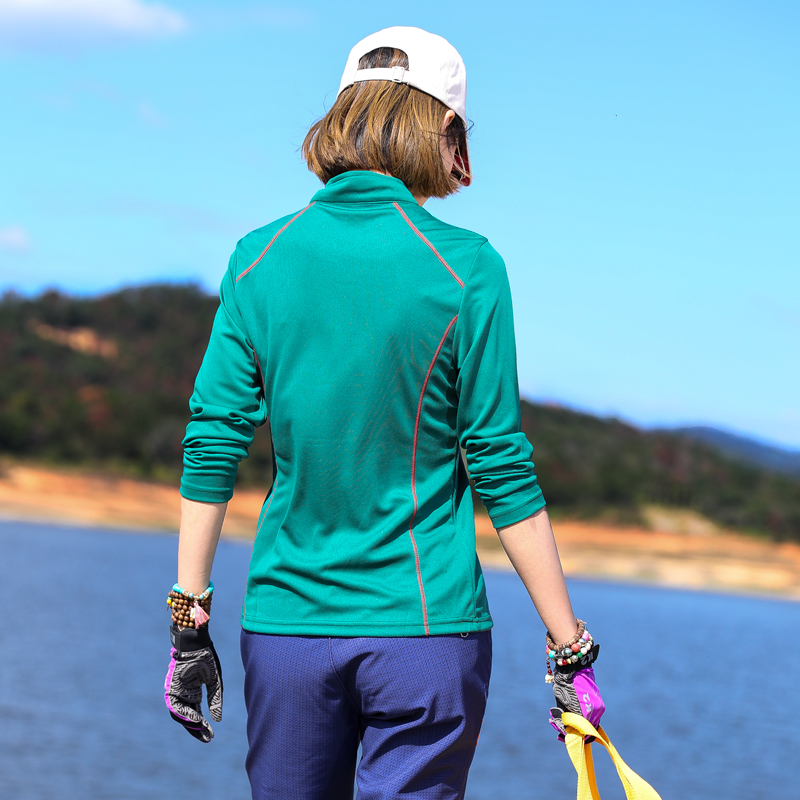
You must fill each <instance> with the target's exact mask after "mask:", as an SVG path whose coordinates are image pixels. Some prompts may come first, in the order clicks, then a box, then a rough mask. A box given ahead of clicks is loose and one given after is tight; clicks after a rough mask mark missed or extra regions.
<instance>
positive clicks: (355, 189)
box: [311, 170, 417, 205]
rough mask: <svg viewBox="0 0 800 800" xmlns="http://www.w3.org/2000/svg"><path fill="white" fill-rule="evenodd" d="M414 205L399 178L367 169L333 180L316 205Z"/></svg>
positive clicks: (318, 194)
mask: <svg viewBox="0 0 800 800" xmlns="http://www.w3.org/2000/svg"><path fill="white" fill-rule="evenodd" d="M395 201H396V202H398V203H413V204H414V205H417V201H416V200H415V199H414V195H413V194H411V192H409V191H408V189H407V188H406V185H405V184H404V183H403V182H402V181H401V180H399V179H398V178H393V177H391V176H390V175H381V174H380V173H378V172H369V171H367V170H351V171H350V172H343V173H342V174H341V175H337V176H336V177H335V178H331V179H330V180H329V181H328V182H327V183H326V184H325V187H324V188H323V189H320V190H319V191H318V192H317V193H316V194H315V195H314V197H312V198H311V202H312V203H392V202H395Z"/></svg>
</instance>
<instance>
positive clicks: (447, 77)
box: [336, 26, 471, 186]
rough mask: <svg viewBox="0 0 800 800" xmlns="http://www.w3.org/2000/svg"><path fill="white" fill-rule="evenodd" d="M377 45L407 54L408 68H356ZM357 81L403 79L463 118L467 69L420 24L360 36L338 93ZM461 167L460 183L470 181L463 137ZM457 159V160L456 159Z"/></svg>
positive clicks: (454, 52) (441, 40)
mask: <svg viewBox="0 0 800 800" xmlns="http://www.w3.org/2000/svg"><path fill="white" fill-rule="evenodd" d="M379 47H393V48H396V49H397V50H402V51H403V52H404V53H405V54H406V55H407V56H408V69H405V68H404V67H400V66H397V67H379V68H375V69H359V68H358V62H359V61H360V60H361V57H362V56H365V55H366V54H367V53H370V52H372V51H373V50H376V49H378V48H379ZM361 81H394V82H395V83H406V84H408V85H409V86H413V87H414V88H415V89H419V90H420V91H421V92H425V94H429V95H431V96H432V97H435V98H436V99H437V100H441V102H442V103H444V104H445V105H446V106H447V107H448V108H451V109H452V110H453V111H455V113H456V114H458V116H459V117H461V120H462V121H463V122H464V124H465V125H466V122H467V69H466V67H465V66H464V60H463V59H462V58H461V56H460V55H459V54H458V50H456V49H455V47H453V45H451V44H450V42H448V41H447V39H444V38H443V37H441V36H437V35H436V34H435V33H428V31H423V30H422V29H421V28H409V27H402V26H396V27H394V28H384V29H383V30H382V31H378V32H377V33H373V34H370V35H369V36H367V37H366V39H362V40H361V41H360V42H359V43H358V44H357V45H356V46H355V47H354V48H353V49H352V50H351V51H350V55H349V56H348V57H347V64H346V65H345V68H344V73H343V74H342V81H341V83H340V84H339V91H338V92H337V93H336V96H337V97H338V96H339V95H340V94H341V93H342V92H343V91H344V90H345V89H347V87H348V86H352V85H353V84H354V83H360V82H361ZM459 155H460V159H459V158H458V157H457V158H456V162H457V164H458V166H459V167H460V169H461V173H460V174H459V179H460V181H461V183H462V185H464V186H469V184H470V183H471V176H470V168H469V150H468V148H467V140H466V137H464V141H463V143H462V144H461V145H460V146H459ZM459 162H460V163H459Z"/></svg>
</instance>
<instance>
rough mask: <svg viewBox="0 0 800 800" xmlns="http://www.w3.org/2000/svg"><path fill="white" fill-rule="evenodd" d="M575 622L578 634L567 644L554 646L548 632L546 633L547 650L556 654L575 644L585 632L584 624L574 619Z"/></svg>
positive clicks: (580, 620)
mask: <svg viewBox="0 0 800 800" xmlns="http://www.w3.org/2000/svg"><path fill="white" fill-rule="evenodd" d="M575 622H576V623H577V624H578V632H577V633H576V634H575V635H574V636H573V637H572V638H571V639H570V640H569V641H568V642H564V644H556V643H555V642H554V641H553V638H552V636H550V631H547V635H546V637H545V638H546V640H547V649H548V650H555V651H556V652H558V651H559V650H566V649H567V648H568V647H572V645H574V644H577V643H578V642H579V641H580V639H581V637H582V636H583V634H584V631H585V630H586V623H585V622H584V621H583V620H582V619H576V620H575Z"/></svg>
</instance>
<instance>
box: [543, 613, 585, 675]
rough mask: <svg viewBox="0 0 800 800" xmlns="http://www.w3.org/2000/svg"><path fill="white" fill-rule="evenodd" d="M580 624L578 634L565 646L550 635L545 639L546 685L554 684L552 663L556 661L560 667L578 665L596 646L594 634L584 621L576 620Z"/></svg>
mask: <svg viewBox="0 0 800 800" xmlns="http://www.w3.org/2000/svg"><path fill="white" fill-rule="evenodd" d="M576 622H577V623H578V632H577V633H576V634H575V635H574V636H573V637H572V638H571V639H570V640H569V641H568V642H564V643H563V644H559V645H557V644H555V643H554V642H553V639H552V637H551V636H550V633H549V632H548V633H547V636H546V637H545V638H546V640H547V644H546V646H545V652H546V653H547V662H546V663H547V675H545V678H544V680H545V683H552V682H553V671H552V669H551V668H550V661H551V660H552V661H554V662H555V663H556V664H557V665H558V666H561V667H566V666H568V665H569V664H577V663H578V661H579V660H580V659H581V658H583V656H585V655H586V654H587V653H588V652H589V651H590V650H591V649H592V646H593V645H594V639H593V638H592V634H591V633H589V631H588V630H586V623H585V622H584V621H583V620H580V619H579V620H576Z"/></svg>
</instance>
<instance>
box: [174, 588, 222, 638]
mask: <svg viewBox="0 0 800 800" xmlns="http://www.w3.org/2000/svg"><path fill="white" fill-rule="evenodd" d="M213 591H214V584H213V583H211V584H209V586H208V588H207V589H206V590H205V591H204V592H203V593H202V594H198V595H195V594H193V593H192V592H187V591H186V590H185V589H183V588H181V587H180V586H179V585H178V584H177V583H176V584H175V585H174V586H173V587H172V591H171V592H170V593H169V595H168V596H167V605H168V606H169V607H170V608H171V609H172V622H173V623H174V624H175V625H180V626H182V627H184V628H200V627H202V626H203V625H207V624H208V620H209V616H210V614H211V593H212V592H213Z"/></svg>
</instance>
